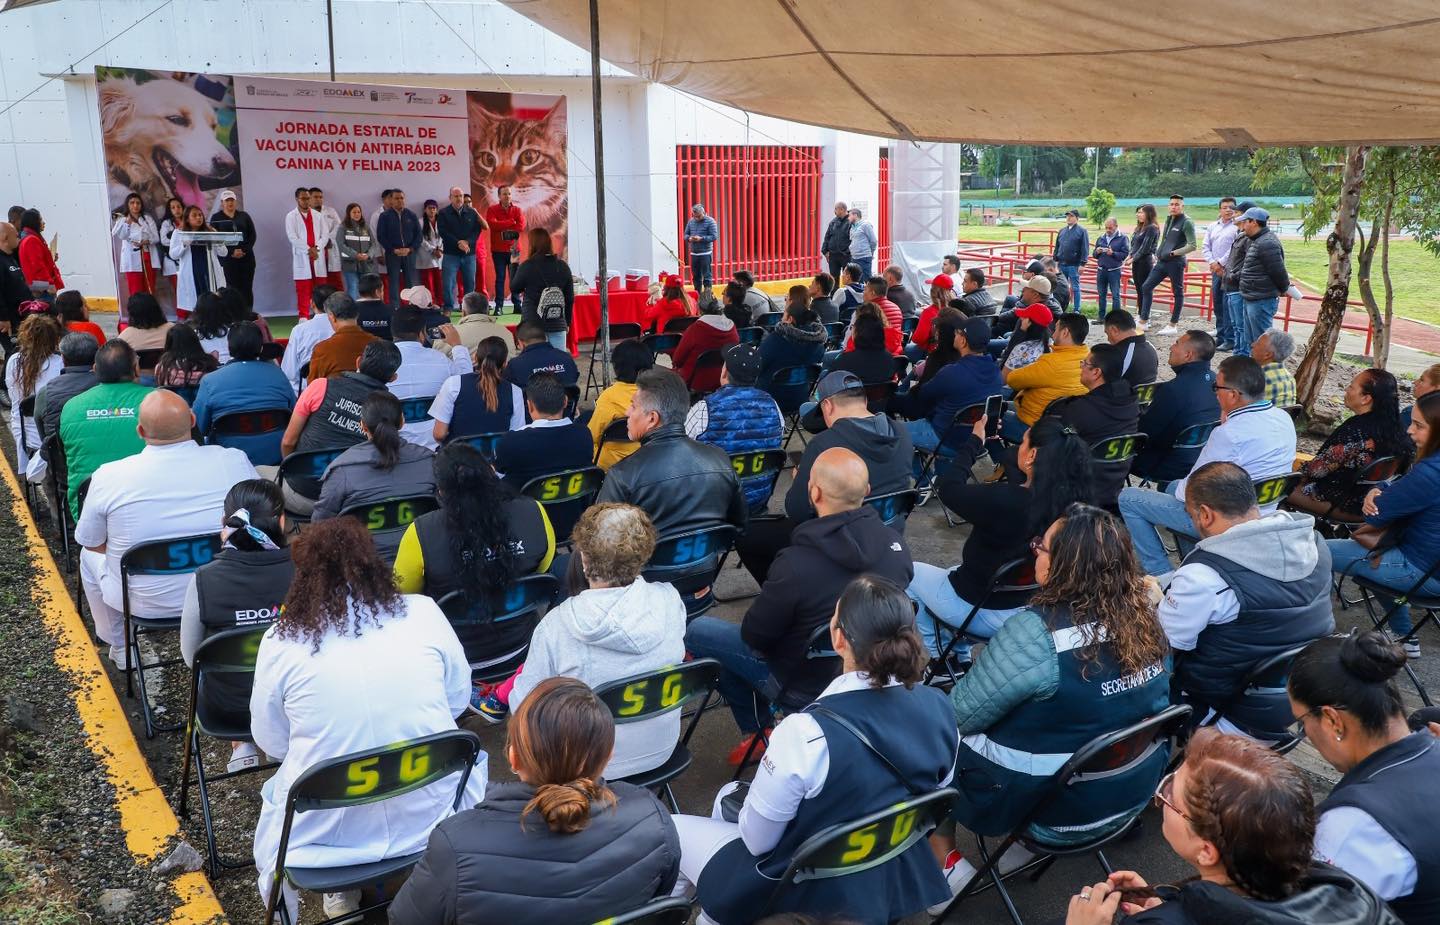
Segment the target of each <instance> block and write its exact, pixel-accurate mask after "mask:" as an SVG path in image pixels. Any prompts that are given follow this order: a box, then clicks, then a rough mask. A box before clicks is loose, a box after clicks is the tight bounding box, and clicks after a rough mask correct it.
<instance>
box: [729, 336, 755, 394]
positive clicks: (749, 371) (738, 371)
mask: <svg viewBox="0 0 1440 925" xmlns="http://www.w3.org/2000/svg"><path fill="white" fill-rule="evenodd" d="M725 372H726V373H727V374H728V375H729V377H730V381H731V382H732V383H734V384H735V385H754V384H755V380H756V379H758V378H760V347H759V345H758V344H732V345H731V346H730V347H728V348H726V350H725Z"/></svg>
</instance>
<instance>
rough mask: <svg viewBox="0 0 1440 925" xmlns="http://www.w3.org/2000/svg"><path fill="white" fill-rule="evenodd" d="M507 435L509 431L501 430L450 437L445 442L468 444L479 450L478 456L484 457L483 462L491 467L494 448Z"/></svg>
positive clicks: (493, 458)
mask: <svg viewBox="0 0 1440 925" xmlns="http://www.w3.org/2000/svg"><path fill="white" fill-rule="evenodd" d="M507 433H509V431H505V430H501V431H496V432H495V433H490V434H463V435H461V436H455V437H450V438H448V439H447V440H446V441H445V442H446V443H454V442H459V443H468V444H470V445H471V446H473V447H474V448H475V449H477V450H479V451H480V455H481V456H484V457H485V460H486V461H487V462H489V463H490V464H491V465H492V466H493V465H494V464H495V448H496V447H498V446H499V445H500V438H501V437H503V436H505V435H506V434H507Z"/></svg>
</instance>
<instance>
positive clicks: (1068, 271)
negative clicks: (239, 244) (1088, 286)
mask: <svg viewBox="0 0 1440 925" xmlns="http://www.w3.org/2000/svg"><path fill="white" fill-rule="evenodd" d="M1060 273H1061V274H1062V275H1063V276H1064V277H1065V278H1066V279H1068V280H1069V281H1070V311H1072V312H1078V311H1079V310H1080V265H1079V264H1075V263H1062V264H1060Z"/></svg>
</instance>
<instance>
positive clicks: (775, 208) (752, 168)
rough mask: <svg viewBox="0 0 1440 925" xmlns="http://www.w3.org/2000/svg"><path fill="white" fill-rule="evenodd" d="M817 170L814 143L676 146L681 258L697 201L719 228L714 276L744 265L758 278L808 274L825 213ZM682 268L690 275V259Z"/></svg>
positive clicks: (718, 277) (815, 257) (818, 159)
mask: <svg viewBox="0 0 1440 925" xmlns="http://www.w3.org/2000/svg"><path fill="white" fill-rule="evenodd" d="M820 174H821V155H820V148H818V147H798V148H797V147H791V146H780V145H678V146H676V148H675V188H676V193H677V203H676V206H677V209H678V212H679V215H678V220H677V225H678V229H679V230H678V233H677V238H678V240H679V241H680V243H681V245H682V250H681V257H682V259H683V258H684V257H685V253H684V250H683V245H684V242H685V222H686V221H687V220H688V219H689V217H690V207H691V206H692V205H694V204H696V203H700V204H702V205H704V206H705V208H706V210H707V211H708V212H709V213H710V215H711V216H712V217H714V219H715V223H716V224H717V225H718V226H719V228H720V238H719V240H718V241H716V242H715V260H714V267H713V273H712V275H713V276H714V278H715V281H716V282H717V283H718V282H722V281H724V280H726V279H728V278H729V277H730V275H731V274H732V273H734V272H735V271H736V270H738V269H740V268H742V267H744V268H746V269H749V270H750V271H751V272H753V273H754V274H755V275H756V276H757V277H759V278H761V279H787V278H794V277H800V276H809V275H811V274H813V273H814V272H815V269H816V267H817V266H819V253H820V235H821V232H822V231H823V230H824V225H825V218H824V217H826V216H828V214H829V211H828V210H825V209H822V208H821V204H820ZM680 271H681V273H683V274H684V275H685V277H686V278H687V279H689V277H690V268H689V267H688V266H684V267H681V268H680ZM690 284H691V285H692V286H693V285H694V280H690Z"/></svg>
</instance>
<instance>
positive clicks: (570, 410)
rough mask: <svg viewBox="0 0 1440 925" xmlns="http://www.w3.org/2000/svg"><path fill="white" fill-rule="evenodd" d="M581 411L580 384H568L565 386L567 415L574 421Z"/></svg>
mask: <svg viewBox="0 0 1440 925" xmlns="http://www.w3.org/2000/svg"><path fill="white" fill-rule="evenodd" d="M579 413H580V386H578V385H567V386H565V416H566V417H567V418H569V419H570V420H572V421H573V420H575V417H576V415H578V414H579Z"/></svg>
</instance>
